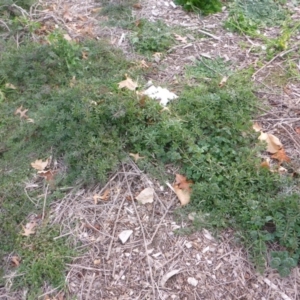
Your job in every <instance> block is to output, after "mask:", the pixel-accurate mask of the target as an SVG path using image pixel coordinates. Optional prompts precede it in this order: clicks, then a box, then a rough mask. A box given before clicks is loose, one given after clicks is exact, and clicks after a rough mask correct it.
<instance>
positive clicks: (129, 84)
mask: <svg viewBox="0 0 300 300" xmlns="http://www.w3.org/2000/svg"><path fill="white" fill-rule="evenodd" d="M125 77H126V79H125V80H123V81H121V82H119V89H122V88H127V89H129V90H131V91H135V90H136V88H137V87H138V84H137V83H136V82H134V81H133V80H132V79H131V78H130V77H128V76H127V74H125Z"/></svg>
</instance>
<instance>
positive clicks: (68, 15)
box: [63, 10, 73, 22]
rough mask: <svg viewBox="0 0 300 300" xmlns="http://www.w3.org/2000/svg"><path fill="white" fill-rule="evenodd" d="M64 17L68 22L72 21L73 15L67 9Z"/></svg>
mask: <svg viewBox="0 0 300 300" xmlns="http://www.w3.org/2000/svg"><path fill="white" fill-rule="evenodd" d="M63 18H64V20H65V21H66V22H72V21H73V17H72V16H71V15H70V13H69V12H68V11H67V10H66V11H65V12H64V14H63Z"/></svg>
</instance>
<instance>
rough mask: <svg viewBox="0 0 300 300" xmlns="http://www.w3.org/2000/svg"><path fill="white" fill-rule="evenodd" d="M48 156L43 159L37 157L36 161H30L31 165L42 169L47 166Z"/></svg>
mask: <svg viewBox="0 0 300 300" xmlns="http://www.w3.org/2000/svg"><path fill="white" fill-rule="evenodd" d="M48 163H49V158H47V159H46V160H45V161H43V160H42V159H37V160H36V161H34V162H32V163H31V166H32V167H33V168H34V169H36V170H39V171H44V170H45V168H46V167H47V166H48Z"/></svg>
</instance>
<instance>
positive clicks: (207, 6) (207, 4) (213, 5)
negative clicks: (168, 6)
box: [175, 0, 222, 15]
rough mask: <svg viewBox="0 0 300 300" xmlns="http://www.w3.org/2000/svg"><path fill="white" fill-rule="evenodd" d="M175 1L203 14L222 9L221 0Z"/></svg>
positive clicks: (187, 8) (185, 7)
mask: <svg viewBox="0 0 300 300" xmlns="http://www.w3.org/2000/svg"><path fill="white" fill-rule="evenodd" d="M175 3H176V4H179V5H182V7H183V8H184V9H186V10H188V11H194V12H201V13H202V14H203V15H208V14H212V13H216V12H220V11H221V10H222V2H221V1H219V0H176V1H175Z"/></svg>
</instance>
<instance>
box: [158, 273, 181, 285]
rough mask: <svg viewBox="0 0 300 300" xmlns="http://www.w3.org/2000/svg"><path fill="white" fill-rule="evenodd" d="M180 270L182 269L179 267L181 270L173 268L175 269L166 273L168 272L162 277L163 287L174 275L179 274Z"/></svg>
mask: <svg viewBox="0 0 300 300" xmlns="http://www.w3.org/2000/svg"><path fill="white" fill-rule="evenodd" d="M179 272H180V269H179V270H173V271H170V272H168V273H166V274H165V275H164V276H163V277H162V279H161V281H160V285H161V287H164V286H165V284H166V282H167V281H168V280H169V279H170V278H171V277H172V276H174V275H176V274H178V273H179Z"/></svg>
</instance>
